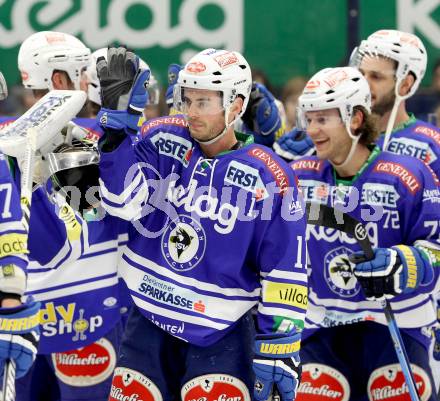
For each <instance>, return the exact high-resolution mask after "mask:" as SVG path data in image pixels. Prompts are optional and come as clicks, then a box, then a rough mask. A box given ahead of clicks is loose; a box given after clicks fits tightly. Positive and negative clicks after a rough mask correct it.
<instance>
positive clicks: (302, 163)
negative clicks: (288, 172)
mask: <svg viewBox="0 0 440 401" xmlns="http://www.w3.org/2000/svg"><path fill="white" fill-rule="evenodd" d="M323 164H324V162H323V161H322V160H311V159H305V160H297V161H295V162H293V163H291V165H290V166H291V167H292V169H293V170H295V171H296V170H308V171H321V169H322V165H323Z"/></svg>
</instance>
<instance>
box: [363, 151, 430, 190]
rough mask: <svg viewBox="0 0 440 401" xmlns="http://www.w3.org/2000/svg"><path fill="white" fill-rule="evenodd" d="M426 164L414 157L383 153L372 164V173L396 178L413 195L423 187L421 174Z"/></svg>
mask: <svg viewBox="0 0 440 401" xmlns="http://www.w3.org/2000/svg"><path fill="white" fill-rule="evenodd" d="M423 169H426V164H425V163H423V162H422V161H421V160H418V159H416V158H414V157H409V156H402V155H395V154H392V153H389V152H383V153H382V154H381V157H378V158H377V159H376V160H375V162H374V167H373V170H372V172H373V173H378V174H379V175H382V174H383V175H388V176H394V177H396V178H397V179H398V180H399V181H400V182H401V184H403V186H404V187H405V188H406V189H407V190H408V191H409V192H410V193H411V194H412V195H415V194H416V193H417V192H418V191H419V190H421V189H422V186H423V172H422V170H423Z"/></svg>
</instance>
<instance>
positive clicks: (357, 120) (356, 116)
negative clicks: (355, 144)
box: [350, 110, 364, 132]
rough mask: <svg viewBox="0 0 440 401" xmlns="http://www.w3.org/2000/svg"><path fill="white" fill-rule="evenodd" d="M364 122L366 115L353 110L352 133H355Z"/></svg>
mask: <svg viewBox="0 0 440 401" xmlns="http://www.w3.org/2000/svg"><path fill="white" fill-rule="evenodd" d="M363 121H364V114H363V113H362V111H360V110H353V117H351V122H350V128H351V132H355V131H356V130H357V129H358V128H359V127H360V126H361V125H362V122H363Z"/></svg>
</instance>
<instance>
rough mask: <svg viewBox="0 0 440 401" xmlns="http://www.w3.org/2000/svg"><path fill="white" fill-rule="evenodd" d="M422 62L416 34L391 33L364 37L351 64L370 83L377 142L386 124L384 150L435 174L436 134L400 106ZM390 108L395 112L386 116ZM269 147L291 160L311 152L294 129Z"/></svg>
mask: <svg viewBox="0 0 440 401" xmlns="http://www.w3.org/2000/svg"><path fill="white" fill-rule="evenodd" d="M426 63H427V54H426V49H425V47H424V45H423V43H422V41H421V40H420V39H419V38H418V37H417V36H416V35H413V34H409V33H406V32H401V31H395V30H380V31H377V32H375V33H373V34H372V35H370V36H369V37H368V38H367V39H366V40H363V41H362V42H361V43H360V45H359V47H358V48H356V49H355V50H354V52H353V56H352V60H351V64H353V66H355V67H356V68H359V69H360V71H361V72H362V74H364V76H365V78H366V79H367V81H368V83H369V85H370V90H371V95H372V99H371V105H372V112H373V114H375V115H377V116H378V117H379V130H380V132H381V133H382V134H381V135H380V136H379V137H378V140H377V144H378V145H379V146H380V147H381V148H382V149H383V145H384V139H385V135H384V134H385V131H386V130H387V126H388V124H391V127H392V131H391V133H390V136H389V138H388V140H387V142H388V144H387V146H386V150H387V151H389V152H392V153H396V154H401V155H406V156H413V157H416V158H418V159H420V160H423V161H424V162H425V163H427V164H428V165H429V166H430V167H431V168H432V169H433V170H434V172H435V173H436V174H437V175H439V173H440V130H439V129H438V128H437V127H435V126H433V125H432V124H429V123H427V122H424V121H421V120H418V119H416V118H415V116H414V115H413V114H411V113H410V112H408V111H407V110H406V106H405V99H407V98H408V97H410V96H412V95H413V94H414V93H415V92H416V90H417V89H418V87H419V85H420V83H421V81H422V79H423V76H424V75H425V71H426ZM393 107H395V109H396V113H395V115H393V116H392V115H391V113H392V110H393ZM274 147H275V148H276V150H277V153H278V154H280V155H281V156H283V157H285V158H287V159H291V160H293V159H297V158H298V157H301V156H305V155H309V154H312V153H313V143H312V141H311V139H310V137H309V136H308V135H306V134H305V133H304V132H302V131H300V130H298V129H297V128H296V129H294V130H292V131H291V132H290V133H288V134H286V135H285V136H284V137H283V138H281V139H280V140H279V141H278V143H277V145H274Z"/></svg>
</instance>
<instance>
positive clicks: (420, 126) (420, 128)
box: [413, 120, 440, 146]
mask: <svg viewBox="0 0 440 401" xmlns="http://www.w3.org/2000/svg"><path fill="white" fill-rule="evenodd" d="M413 132H415V133H416V134H419V135H421V136H424V137H426V138H430V139H432V140H433V141H434V142H435V143H436V145H437V146H440V129H438V128H437V127H436V126H435V125H432V124H428V123H426V122H424V121H420V120H417V123H416V126H415V127H414V131H413Z"/></svg>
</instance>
